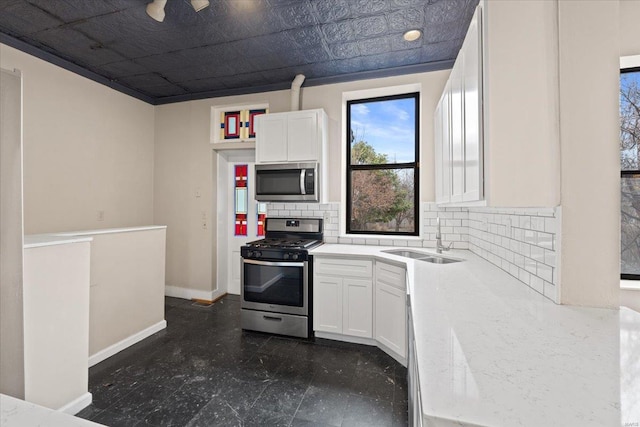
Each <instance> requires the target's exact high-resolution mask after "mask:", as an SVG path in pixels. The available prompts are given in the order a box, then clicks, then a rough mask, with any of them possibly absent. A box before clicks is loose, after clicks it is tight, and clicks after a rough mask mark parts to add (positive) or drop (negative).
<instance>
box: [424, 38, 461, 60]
mask: <svg viewBox="0 0 640 427" xmlns="http://www.w3.org/2000/svg"><path fill="white" fill-rule="evenodd" d="M462 41H463V40H462V39H458V40H448V41H445V42H441V43H432V44H427V45H424V46H423V47H422V49H421V50H422V62H435V61H444V60H447V59H455V57H456V56H457V55H458V51H460V47H462Z"/></svg>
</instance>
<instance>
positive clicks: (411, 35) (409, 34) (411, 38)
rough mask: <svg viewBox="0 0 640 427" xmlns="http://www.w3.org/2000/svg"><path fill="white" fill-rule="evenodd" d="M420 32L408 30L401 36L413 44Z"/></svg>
mask: <svg viewBox="0 0 640 427" xmlns="http://www.w3.org/2000/svg"><path fill="white" fill-rule="evenodd" d="M421 35H422V32H421V31H420V30H409V31H407V32H406V33H404V35H403V36H402V37H403V38H404V39H405V40H406V41H408V42H413V41H416V40H418V39H419V38H420V36H421Z"/></svg>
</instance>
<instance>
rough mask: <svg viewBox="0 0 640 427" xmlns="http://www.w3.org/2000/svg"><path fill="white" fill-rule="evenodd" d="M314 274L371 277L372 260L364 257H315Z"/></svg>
mask: <svg viewBox="0 0 640 427" xmlns="http://www.w3.org/2000/svg"><path fill="white" fill-rule="evenodd" d="M314 268H315V273H316V274H324V275H330V276H340V277H361V278H371V277H373V261H371V260H366V259H340V258H315V261H314Z"/></svg>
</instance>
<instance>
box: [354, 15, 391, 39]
mask: <svg viewBox="0 0 640 427" xmlns="http://www.w3.org/2000/svg"><path fill="white" fill-rule="evenodd" d="M352 25H353V32H354V35H355V36H356V38H359V39H360V38H368V37H372V36H377V35H379V34H383V33H384V32H386V31H387V20H386V19H385V17H384V16H370V17H367V18H360V19H354V20H353V21H352Z"/></svg>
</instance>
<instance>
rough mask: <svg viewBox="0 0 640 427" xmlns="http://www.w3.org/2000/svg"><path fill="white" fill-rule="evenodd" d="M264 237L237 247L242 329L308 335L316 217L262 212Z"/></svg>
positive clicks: (317, 230) (319, 226)
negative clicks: (311, 260)
mask: <svg viewBox="0 0 640 427" xmlns="http://www.w3.org/2000/svg"><path fill="white" fill-rule="evenodd" d="M265 227H266V233H265V238H264V239H262V240H256V241H255V242H250V243H248V244H247V245H245V246H243V247H242V248H241V249H240V253H241V255H242V269H241V293H242V302H241V307H242V313H241V319H242V329H249V330H254V331H261V332H270V333H274V334H280V335H289V336H294V337H302V338H308V337H310V336H311V335H312V331H311V328H312V321H311V317H312V313H311V294H312V278H313V272H312V269H313V263H312V262H310V256H309V250H310V249H312V248H315V247H316V246H319V245H321V244H322V219H319V218H299V219H298V218H293V219H292V218H267V220H266V225H265Z"/></svg>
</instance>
